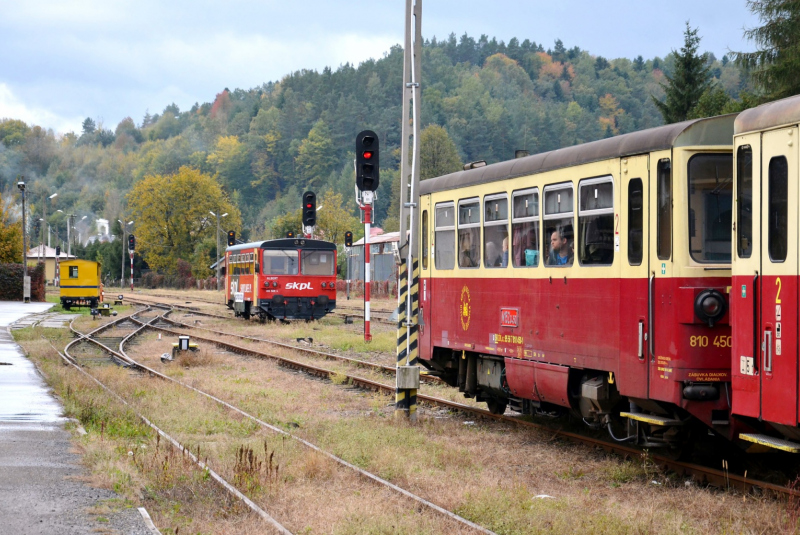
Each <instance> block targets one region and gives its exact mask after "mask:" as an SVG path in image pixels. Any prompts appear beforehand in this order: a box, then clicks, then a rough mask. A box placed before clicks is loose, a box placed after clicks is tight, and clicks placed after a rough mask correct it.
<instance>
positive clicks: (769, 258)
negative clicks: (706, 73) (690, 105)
mask: <svg viewBox="0 0 800 535" xmlns="http://www.w3.org/2000/svg"><path fill="white" fill-rule="evenodd" d="M798 125H800V97H790V98H787V99H784V100H780V101H777V102H772V103H769V104H765V105H763V106H759V107H757V108H753V109H751V110H747V111H745V112H742V113H741V114H740V115H739V116H738V117H737V119H736V123H735V138H734V156H735V170H736V181H735V182H736V183H735V188H734V195H735V198H736V203H735V206H736V210H735V214H734V223H735V224H734V232H733V236H734V247H733V266H732V267H733V289H732V291H731V320H732V326H733V328H734V337H733V353H732V390H733V392H732V395H733V413H734V414H735V415H737V416H741V417H744V418H746V419H747V420H748V422H749V423H751V424H752V425H753V426H754V427H756V428H758V431H759V433H752V434H743V435H742V437H741V438H743V439H746V440H749V441H751V442H756V443H759V444H762V445H765V446H771V447H775V448H779V449H783V450H787V451H793V452H795V453H797V452H800V429H799V428H798V422H800V419H799V418H800V395H798V394H799V392H800V391H799V390H798V371H800V368H799V367H798V359H799V358H800V357H799V355H800V353H799V351H800V348H799V347H798V341H797V340H798V300H799V299H800V293H799V292H800V284H798V275H800V271H798V252H799V251H800V248H799V247H798V226H799V225H800V221H798V213H799V212H798V206H799V205H800V168H799V167H798V166H799V164H798V160H799V159H800V154H799V153H798V147H800V139H798V137H800V130H798ZM785 439H789V440H785Z"/></svg>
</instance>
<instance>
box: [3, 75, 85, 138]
mask: <svg viewBox="0 0 800 535" xmlns="http://www.w3.org/2000/svg"><path fill="white" fill-rule="evenodd" d="M0 118H2V119H6V118H9V119H20V120H22V121H25V122H26V123H28V124H30V125H40V126H44V127H45V128H52V129H53V130H54V131H56V133H60V134H64V133H67V132H69V131H79V130H80V127H81V122H82V120H81V119H80V118H76V117H72V118H68V117H62V116H60V115H57V114H55V113H53V112H51V111H49V110H47V109H44V108H36V107H30V106H28V105H26V104H25V103H24V102H22V100H20V99H19V98H18V97H17V96H15V95H14V92H13V91H12V90H11V88H10V87H9V86H8V85H6V84H4V83H0Z"/></svg>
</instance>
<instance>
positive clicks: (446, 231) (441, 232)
mask: <svg viewBox="0 0 800 535" xmlns="http://www.w3.org/2000/svg"><path fill="white" fill-rule="evenodd" d="M434 224H435V225H436V227H435V228H436V231H435V233H434V238H435V240H436V241H435V243H434V254H433V260H434V264H435V265H436V269H453V267H454V266H455V263H456V261H455V258H456V254H455V251H456V249H455V242H456V206H455V204H453V203H451V202H448V203H443V204H437V205H436V220H435V221H434Z"/></svg>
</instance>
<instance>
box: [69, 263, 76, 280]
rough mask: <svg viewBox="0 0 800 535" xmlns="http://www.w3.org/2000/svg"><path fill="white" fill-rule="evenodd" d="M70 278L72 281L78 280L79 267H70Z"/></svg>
mask: <svg viewBox="0 0 800 535" xmlns="http://www.w3.org/2000/svg"><path fill="white" fill-rule="evenodd" d="M69 278H70V279H77V278H78V266H69Z"/></svg>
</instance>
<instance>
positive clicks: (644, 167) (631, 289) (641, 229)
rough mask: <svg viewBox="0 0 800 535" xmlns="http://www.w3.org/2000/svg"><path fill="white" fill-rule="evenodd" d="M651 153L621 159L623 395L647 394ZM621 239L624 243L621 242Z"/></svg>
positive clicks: (619, 231) (619, 236)
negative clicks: (649, 154) (649, 167)
mask: <svg viewBox="0 0 800 535" xmlns="http://www.w3.org/2000/svg"><path fill="white" fill-rule="evenodd" d="M649 159H650V158H649V156H648V155H644V156H631V157H628V158H623V159H622V160H621V162H620V171H621V172H620V177H621V179H620V181H621V183H620V187H619V188H618V189H619V190H620V192H621V195H620V196H621V199H622V202H620V203H619V210H618V217H619V218H620V221H621V224H620V225H615V226H616V227H617V228H616V230H617V232H615V238H614V239H615V244H614V247H615V249H617V250H618V251H619V253H621V259H622V268H621V280H620V284H621V299H620V311H619V317H620V336H619V339H620V363H619V371H618V372H617V374H618V381H617V382H618V385H619V386H618V388H619V391H620V393H621V394H622V395H625V396H630V397H641V398H644V397H647V389H648V369H649V366H650V364H649V362H650V359H649V358H647V332H648V317H649V313H648V310H649V303H648V282H649V277H650V269H649V266H650V258H649V255H648V242H649V240H648V231H647V229H648V227H649V215H648V213H649V210H648V206H649V193H648V190H649V183H650V181H649V170H648V164H649ZM620 242H621V243H620Z"/></svg>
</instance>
